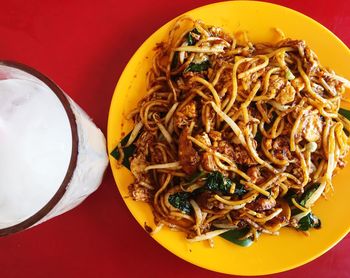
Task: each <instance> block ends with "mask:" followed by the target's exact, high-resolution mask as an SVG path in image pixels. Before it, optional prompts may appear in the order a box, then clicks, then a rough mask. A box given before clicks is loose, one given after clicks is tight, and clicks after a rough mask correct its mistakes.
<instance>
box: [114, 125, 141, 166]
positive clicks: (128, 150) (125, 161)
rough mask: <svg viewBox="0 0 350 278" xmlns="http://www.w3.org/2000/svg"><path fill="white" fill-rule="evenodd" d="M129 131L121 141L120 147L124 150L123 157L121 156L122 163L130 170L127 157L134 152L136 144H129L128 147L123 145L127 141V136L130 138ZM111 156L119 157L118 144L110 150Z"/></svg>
mask: <svg viewBox="0 0 350 278" xmlns="http://www.w3.org/2000/svg"><path fill="white" fill-rule="evenodd" d="M139 134H140V133H139ZM130 135H131V132H130V133H129V134H128V135H126V136H125V137H124V138H123V139H122V140H121V141H120V144H121V146H122V149H123V151H124V158H123V162H122V164H123V165H124V166H125V167H126V168H128V169H129V170H130V161H129V158H130V157H131V156H132V155H133V154H134V153H135V150H136V146H135V145H134V144H131V145H130V146H128V147H124V146H125V145H126V143H127V142H128V140H129V138H130ZM111 156H113V157H114V158H115V159H119V158H120V153H119V150H118V146H117V147H115V148H114V150H113V151H112V152H111Z"/></svg>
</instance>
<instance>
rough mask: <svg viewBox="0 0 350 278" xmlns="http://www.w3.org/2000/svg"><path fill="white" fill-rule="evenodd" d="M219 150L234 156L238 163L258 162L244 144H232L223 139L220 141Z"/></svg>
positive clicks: (251, 163) (252, 163)
mask: <svg viewBox="0 0 350 278" xmlns="http://www.w3.org/2000/svg"><path fill="white" fill-rule="evenodd" d="M217 150H218V152H220V153H222V154H225V155H227V156H228V157H230V158H232V160H233V161H235V162H236V163H237V164H243V165H249V166H250V165H256V164H257V162H256V161H255V160H254V159H253V158H251V157H250V156H249V153H248V151H247V150H246V149H245V148H244V147H243V146H242V145H237V144H233V145H231V144H230V143H228V142H227V141H224V140H222V141H220V142H219V144H218V148H217Z"/></svg>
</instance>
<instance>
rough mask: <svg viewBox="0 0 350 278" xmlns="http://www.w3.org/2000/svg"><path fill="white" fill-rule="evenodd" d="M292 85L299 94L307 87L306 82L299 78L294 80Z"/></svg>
mask: <svg viewBox="0 0 350 278" xmlns="http://www.w3.org/2000/svg"><path fill="white" fill-rule="evenodd" d="M291 83H292V86H293V87H294V89H295V90H296V91H297V92H300V91H302V90H303V89H304V87H305V83H304V80H303V78H302V77H297V78H295V79H293V80H292V82H291Z"/></svg>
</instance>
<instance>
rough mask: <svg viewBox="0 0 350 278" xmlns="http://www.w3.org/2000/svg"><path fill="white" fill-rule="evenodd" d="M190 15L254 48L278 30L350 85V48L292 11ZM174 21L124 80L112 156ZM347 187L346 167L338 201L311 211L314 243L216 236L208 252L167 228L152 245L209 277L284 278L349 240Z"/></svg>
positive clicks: (265, 8)
mask: <svg viewBox="0 0 350 278" xmlns="http://www.w3.org/2000/svg"><path fill="white" fill-rule="evenodd" d="M186 14H187V15H190V16H191V17H192V18H195V19H202V20H203V21H204V22H205V23H207V24H210V25H217V26H222V27H223V28H224V29H225V30H226V31H228V32H233V31H242V30H245V31H248V35H249V38H250V39H251V40H253V41H254V42H258V41H261V42H266V41H271V40H272V39H273V37H274V33H273V32H272V28H274V27H278V28H280V29H282V30H283V31H284V32H285V34H286V35H287V37H291V38H296V39H304V40H306V42H307V43H308V44H309V45H310V47H311V48H312V49H313V50H314V51H315V52H316V54H317V55H318V56H319V58H320V61H321V63H322V64H323V65H325V66H329V67H331V68H332V69H334V70H335V71H336V72H337V73H338V74H339V75H342V76H344V77H347V78H350V72H349V65H350V51H349V49H348V48H347V47H346V46H345V45H344V44H343V43H342V42H341V41H340V40H339V39H338V38H337V37H336V36H335V35H333V34H332V33H331V32H330V31H329V30H327V29H326V28H325V27H323V26H322V25H321V24H319V23H317V22H316V21H314V20H312V19H310V18H308V17H306V16H304V15H302V14H300V13H298V12H295V11H293V10H290V9H287V8H285V7H281V6H277V5H273V4H269V3H263V2H250V1H249V2H244V1H234V2H222V3H216V4H212V5H208V6H204V7H201V8H198V9H195V10H192V11H190V12H188V13H186ZM173 22H174V21H171V22H169V23H167V24H166V25H164V26H163V27H162V28H160V29H159V30H158V31H157V32H155V33H154V34H153V35H152V36H151V37H149V38H148V39H147V40H146V41H145V42H144V43H143V44H142V46H141V47H140V48H139V49H138V50H137V52H136V53H135V54H134V56H133V57H132V59H131V60H130V62H129V63H128V65H127V66H126V68H125V70H124V72H123V74H122V75H121V77H120V80H119V82H118V85H117V87H116V89H115V92H114V96H113V99H112V103H111V107H110V113H109V120H108V136H107V137H108V151H109V152H111V151H112V149H113V148H114V147H115V146H116V144H117V143H118V142H119V141H120V139H121V137H122V136H123V135H124V134H127V133H128V132H129V131H130V130H131V129H132V122H131V121H127V120H126V119H125V115H127V114H128V112H129V111H131V109H133V108H135V107H136V104H137V101H138V100H139V99H140V98H141V97H142V95H143V94H144V93H145V92H146V91H145V88H146V73H147V71H148V70H149V69H150V68H151V62H152V57H153V52H152V49H153V48H154V46H155V45H156V43H158V42H161V41H163V40H165V39H166V37H167V34H168V32H169V30H170V28H171V26H172V24H173ZM110 161H111V167H112V171H113V175H114V178H115V181H116V183H117V186H118V188H119V191H120V194H121V195H122V197H123V198H124V201H125V203H126V205H127V206H128V208H129V210H130V211H131V213H132V214H133V216H134V217H135V218H136V220H137V221H138V222H139V224H140V225H141V226H144V223H145V222H146V223H147V224H148V225H150V226H153V225H154V224H153V216H152V212H151V209H150V207H149V206H148V205H147V204H143V203H140V202H134V201H132V199H131V198H125V196H127V195H128V190H127V187H128V185H129V184H130V183H131V182H132V176H131V174H130V172H129V171H128V170H127V169H125V168H122V169H117V168H116V163H115V160H114V159H113V158H112V157H110ZM349 180H350V167H349V166H348V167H346V169H344V170H343V171H341V172H340V173H339V174H338V175H337V176H336V177H335V179H334V187H335V193H334V195H333V196H331V197H330V198H329V200H320V201H319V202H318V203H317V204H316V206H315V210H314V211H315V214H316V215H317V216H319V217H320V218H321V220H322V229H320V230H313V231H311V233H310V234H311V235H310V236H309V237H306V236H305V235H303V234H302V233H301V232H296V231H294V230H291V229H287V228H285V229H283V230H282V231H281V234H280V236H269V235H263V236H261V237H260V238H259V240H258V242H257V243H255V244H253V245H252V246H251V247H248V248H243V247H239V246H236V245H235V244H232V243H230V242H228V241H225V240H224V239H222V238H219V237H218V238H216V239H215V247H214V248H210V247H209V246H208V244H207V242H199V243H193V244H190V243H188V242H186V240H185V237H184V234H182V233H179V232H172V231H170V230H168V229H163V230H162V231H161V232H160V233H158V234H156V235H155V236H154V238H155V240H157V241H158V242H159V243H160V244H161V245H163V246H164V247H165V248H167V249H168V250H169V251H171V252H173V253H174V254H175V255H177V256H179V257H181V258H183V259H184V260H186V261H188V262H191V263H193V264H195V265H198V266H201V267H204V268H207V269H210V270H214V271H218V272H223V273H228V274H236V275H261V274H270V273H276V272H281V271H285V270H288V269H291V268H295V267H297V266H300V265H302V264H305V263H307V262H309V261H311V260H313V259H315V258H316V257H318V256H320V255H321V254H323V253H324V252H326V251H327V250H328V249H329V248H331V247H332V246H334V245H335V244H336V243H337V242H338V241H339V240H341V239H342V238H343V237H344V236H345V235H346V234H347V233H348V231H349V228H350V220H349V218H348V215H349V213H350V206H349V196H350V186H348V184H347V183H348V182H349ZM347 181H348V182H347ZM130 240H132V239H130Z"/></svg>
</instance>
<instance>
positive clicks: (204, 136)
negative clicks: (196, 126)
mask: <svg viewBox="0 0 350 278" xmlns="http://www.w3.org/2000/svg"><path fill="white" fill-rule="evenodd" d="M195 138H196V139H197V140H198V141H199V142H201V143H203V144H204V145H206V146H208V147H210V146H211V141H210V138H209V136H208V133H206V132H202V133H200V134H197V135H196V137H195Z"/></svg>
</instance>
